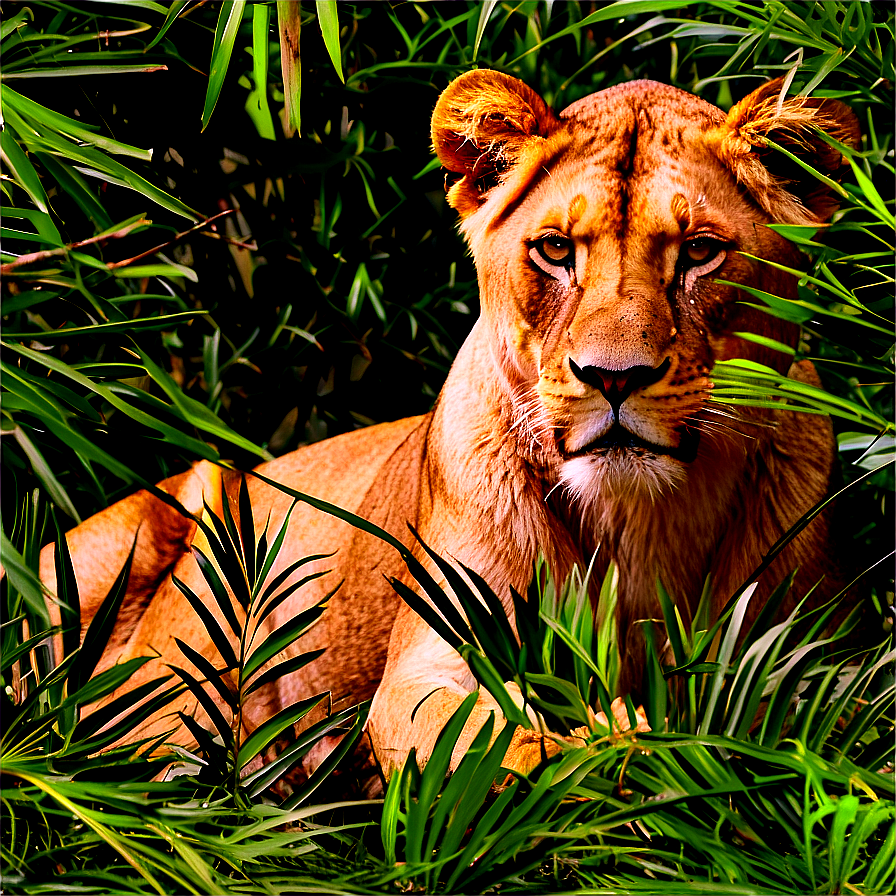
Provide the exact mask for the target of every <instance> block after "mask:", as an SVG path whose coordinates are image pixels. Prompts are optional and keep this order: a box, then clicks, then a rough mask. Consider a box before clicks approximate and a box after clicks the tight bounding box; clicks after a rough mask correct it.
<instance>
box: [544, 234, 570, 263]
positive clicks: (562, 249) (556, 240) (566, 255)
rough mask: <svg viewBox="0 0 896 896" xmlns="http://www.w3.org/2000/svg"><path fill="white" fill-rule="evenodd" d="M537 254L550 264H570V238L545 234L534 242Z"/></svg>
mask: <svg viewBox="0 0 896 896" xmlns="http://www.w3.org/2000/svg"><path fill="white" fill-rule="evenodd" d="M535 248H536V249H537V250H538V254H539V255H541V257H542V258H543V259H544V260H545V261H546V262H547V263H548V264H550V265H556V266H558V267H559V266H561V265H562V266H567V265H570V264H572V260H573V246H572V240H568V239H567V238H566V237H564V236H547V237H545V238H544V239H543V240H539V241H538V242H537V243H536V244H535Z"/></svg>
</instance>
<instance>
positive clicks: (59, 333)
mask: <svg viewBox="0 0 896 896" xmlns="http://www.w3.org/2000/svg"><path fill="white" fill-rule="evenodd" d="M205 314H208V312H207V311H181V312H177V313H176V314H160V315H159V316H158V317H135V318H132V319H131V320H125V321H113V322H111V323H107V324H91V325H90V326H87V327H60V328H59V329H57V330H43V331H41V333H40V340H41V342H53V341H55V340H57V339H61V340H65V339H73V338H75V337H77V336H96V337H102V336H106V335H109V334H111V333H131V332H134V331H136V330H148V331H152V330H167V329H170V328H172V327H173V325H174V324H178V323H181V322H182V321H188V320H194V319H195V318H197V317H201V316H203V315H205ZM3 335H4V336H5V337H6V338H7V339H28V340H30V339H34V337H35V335H36V334H35V333H34V332H29V333H15V332H12V333H11V332H9V331H6V332H4V334H3ZM218 423H219V426H220V425H221V423H220V421H218ZM257 450H258V451H259V452H260V450H261V449H257Z"/></svg>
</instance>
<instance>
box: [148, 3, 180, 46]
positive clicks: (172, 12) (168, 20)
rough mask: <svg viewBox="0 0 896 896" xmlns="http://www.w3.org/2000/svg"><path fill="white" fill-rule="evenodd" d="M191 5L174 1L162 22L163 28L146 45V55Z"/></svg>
mask: <svg viewBox="0 0 896 896" xmlns="http://www.w3.org/2000/svg"><path fill="white" fill-rule="evenodd" d="M189 5H190V0H174V2H173V3H172V4H171V6H169V7H168V12H167V13H166V15H165V21H164V22H162V27H161V28H159V33H158V34H156V36H155V37H154V38H153V39H152V40H151V41H150V42H149V43H148V44H147V45H146V47H145V49H144V50H143V52H144V53H147V52H149V50H151V49H152V48H153V47H154V46H155V45H156V44H157V43H158V42H159V41H160V40H161V39H162V38H163V37H164V36H165V34H166V33H167V32H168V29H169V28H170V27H171V26H172V25H173V24H174V22H175V20H176V19H177V17H178V16H179V15H180V14H181V13H182V12H183V11H184V10H185V9H186V8H187V7H188V6H189Z"/></svg>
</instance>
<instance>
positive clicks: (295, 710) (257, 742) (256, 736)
mask: <svg viewBox="0 0 896 896" xmlns="http://www.w3.org/2000/svg"><path fill="white" fill-rule="evenodd" d="M326 696H327V695H326V692H324V693H322V694H315V696H313V697H308V698H307V699H305V700H299V701H297V702H296V703H293V704H292V706H287V707H286V709H281V710H280V712H278V713H277V714H276V715H274V716H272V717H271V718H270V719H268V720H267V721H266V722H264V723H263V724H262V725H259V726H258V728H256V729H255V730H254V731H253V732H252V734H250V735H249V737H247V738H246V740H245V741H243V743H242V745H241V746H240V758H239V764H240V766H241V767H242V766H244V765H245V764H246V763H247V762H250V761H251V760H252V759H254V758H255V757H256V756H257V755H258V754H259V753H260V752H261V751H262V750H264V749H266V748H267V747H268V745H269V744H271V743H273V741H274V739H275V738H277V737H278V736H279V735H280V734H281V733H282V732H283V731H285V730H286V729H287V728H288V727H289V726H290V725H294V724H295V723H296V722H298V721H299V720H300V719H303V718H304V717H305V716H306V715H308V713H309V712H311V710H312V709H314V707H315V706H317V705H318V703H320V702H321V700H323V699H324V698H325V697H326Z"/></svg>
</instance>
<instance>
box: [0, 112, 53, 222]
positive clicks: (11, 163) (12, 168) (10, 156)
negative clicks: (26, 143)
mask: <svg viewBox="0 0 896 896" xmlns="http://www.w3.org/2000/svg"><path fill="white" fill-rule="evenodd" d="M0 158H2V160H3V165H4V167H5V168H6V170H7V172H8V173H9V176H10V177H12V179H13V180H14V181H15V182H16V183H17V184H18V185H19V186H20V187H21V188H22V189H23V190H24V191H25V192H26V193H27V194H28V195H29V196H30V197H31V201H32V202H33V203H34V204H35V205H36V206H37V208H38V209H39V210H40V211H42V212H43V213H44V214H45V215H46V214H49V211H50V209H49V204H48V203H49V200H48V199H47V194H46V191H45V190H44V188H43V185H42V184H41V182H40V178H39V177H38V176H37V172H36V171H35V170H34V166H33V165H32V164H31V162H29V161H28V157H27V156H26V155H25V153H24V152H23V151H22V148H21V147H20V146H19V144H18V143H17V142H16V132H15V131H14V130H13V129H12V127H11V125H10V123H9V122H8V121H7V122H5V126H4V128H3V130H2V131H0Z"/></svg>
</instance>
